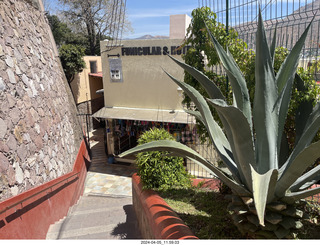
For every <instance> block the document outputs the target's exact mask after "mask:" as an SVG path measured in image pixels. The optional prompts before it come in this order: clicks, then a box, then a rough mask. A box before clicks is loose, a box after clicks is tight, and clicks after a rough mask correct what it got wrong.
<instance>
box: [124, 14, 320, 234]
mask: <svg viewBox="0 0 320 245" xmlns="http://www.w3.org/2000/svg"><path fill="white" fill-rule="evenodd" d="M310 25H311V23H310V24H309V26H308V27H307V28H306V30H305V31H304V33H303V34H302V36H301V37H300V39H299V40H298V42H297V43H296V44H295V46H294V48H293V49H292V51H291V52H290V54H289V55H288V57H287V58H286V60H285V61H284V62H283V64H282V66H281V68H280V70H279V72H278V73H277V75H275V72H274V69H273V58H274V52H275V42H276V41H275V40H276V33H275V34H274V37H273V40H272V43H271V45H270V47H269V46H268V43H267V40H266V36H265V30H264V26H263V20H262V16H261V12H260V11H259V21H258V29H257V36H256V68H255V77H256V86H255V95H254V102H253V108H252V109H251V104H250V99H249V93H248V89H247V86H246V81H245V79H244V77H243V75H242V73H241V71H240V70H239V68H238V66H237V64H236V62H235V60H234V59H233V57H232V55H231V54H230V52H229V51H228V49H227V50H226V51H225V50H224V49H223V48H222V47H221V45H220V44H219V43H218V42H217V40H216V39H215V37H214V36H212V35H211V33H209V36H210V37H211V40H212V42H213V44H214V46H215V48H216V51H217V53H218V54H219V57H220V59H221V63H222V64H223V66H224V68H225V70H226V73H227V75H228V77H229V81H230V84H231V86H232V91H233V98H234V99H233V101H234V102H233V105H228V104H227V102H226V100H225V98H224V96H223V94H222V93H221V91H220V90H219V89H218V87H217V86H216V85H215V84H214V82H213V81H211V80H210V79H209V78H208V77H206V76H205V75H204V74H203V73H201V72H199V71H197V70H196V69H194V68H192V67H191V66H189V65H187V64H185V63H183V62H180V61H178V60H177V59H175V58H173V57H171V56H170V58H171V59H172V60H173V61H175V62H176V63H177V64H178V65H179V66H181V67H182V68H183V69H185V71H187V72H189V73H190V74H191V75H192V76H193V77H194V78H195V79H196V80H197V81H198V82H199V83H200V84H201V85H202V86H203V87H204V89H205V90H206V91H207V94H208V95H209V98H204V97H203V96H202V95H201V94H200V93H199V92H198V91H197V90H195V89H194V88H193V87H192V86H190V85H188V84H186V83H183V82H180V81H178V80H177V79H175V78H174V77H172V76H171V75H170V74H168V73H167V74H168V76H170V77H171V78H172V80H173V81H174V82H175V83H176V84H177V85H179V86H180V87H181V88H182V89H183V90H184V92H185V93H186V94H187V95H188V96H189V97H190V98H191V99H192V101H193V102H194V104H195V106H196V107H197V109H198V110H196V111H187V112H188V113H189V114H191V115H193V116H195V117H196V118H197V119H198V120H200V121H201V122H202V123H203V124H204V125H205V127H206V129H207V130H208V134H209V135H210V138H211V140H212V142H213V144H214V145H215V148H216V150H217V152H218V153H219V155H220V157H221V159H222V160H223V162H224V163H225V165H226V167H227V171H226V170H225V168H219V167H216V166H215V164H214V163H211V162H209V161H208V160H207V159H205V158H204V157H202V156H201V155H200V154H198V153H197V152H196V151H194V150H192V149H190V148H189V147H187V146H185V145H183V144H180V143H178V142H174V141H166V140H163V141H155V142H151V143H147V144H144V145H140V146H138V147H135V148H133V149H130V150H128V151H127V152H125V153H123V154H121V156H125V155H128V154H133V153H138V152H142V151H150V150H158V151H169V152H172V154H174V155H177V156H183V157H186V158H188V159H190V160H192V161H194V162H196V163H198V164H199V165H201V166H202V167H203V168H205V169H207V170H208V171H209V172H211V173H212V174H214V175H215V176H217V177H218V178H219V179H220V180H221V181H222V182H224V183H225V184H226V185H227V186H229V187H230V188H231V189H232V192H233V194H232V202H230V205H229V210H230V211H231V213H232V214H233V215H232V217H233V220H234V222H235V223H236V225H237V226H238V228H239V229H240V230H241V231H242V232H244V233H246V234H250V236H251V237H271V238H284V237H289V236H290V237H292V236H293V235H294V233H295V231H296V229H298V228H300V227H301V226H302V223H301V222H300V220H301V218H302V217H303V213H302V211H300V210H298V209H297V203H298V202H299V200H301V199H304V198H306V197H309V196H312V195H314V194H317V193H319V192H320V187H317V188H310V187H311V186H312V185H313V184H314V183H316V182H317V181H318V180H319V179H320V166H317V167H314V168H313V169H312V170H309V171H307V169H308V168H309V167H310V166H311V165H312V164H313V163H314V162H315V160H316V159H317V158H319V157H320V142H316V143H311V142H312V140H313V138H314V136H315V134H316V132H317V131H318V129H319V126H320V103H318V104H316V106H315V107H314V108H313V110H312V112H311V113H310V115H309V116H308V118H302V119H301V120H302V121H301V123H297V127H300V128H299V130H298V129H297V131H299V132H301V133H300V134H299V136H298V137H297V140H296V145H295V148H294V150H293V151H292V153H291V154H290V155H289V157H288V158H287V159H286V160H285V161H284V162H282V160H280V159H282V158H283V156H282V155H281V154H282V150H281V145H282V144H281V141H282V138H283V132H284V124H285V120H286V115H287V112H288V107H289V102H290V97H291V90H292V86H293V81H294V78H295V76H296V69H297V66H298V60H299V56H300V52H301V49H302V47H303V45H304V42H305V39H306V36H307V33H308V30H309V28H310ZM209 105H212V106H213V107H214V108H215V109H216V111H217V112H218V115H219V117H220V119H221V122H222V123H223V126H224V130H222V129H221V127H220V126H219V125H218V124H217V122H216V121H215V120H214V118H213V116H212V114H211V112H210V108H209Z"/></svg>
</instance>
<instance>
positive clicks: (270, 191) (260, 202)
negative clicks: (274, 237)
mask: <svg viewBox="0 0 320 245" xmlns="http://www.w3.org/2000/svg"><path fill="white" fill-rule="evenodd" d="M251 175H252V187H253V199H254V205H255V207H256V210H257V216H258V218H259V223H260V225H262V226H264V213H265V209H266V205H267V203H269V202H271V201H272V200H273V198H274V191H275V186H276V183H277V178H278V170H277V169H270V170H269V171H268V172H266V173H265V174H262V175H261V174H259V173H257V172H256V171H255V169H254V168H253V167H251Z"/></svg>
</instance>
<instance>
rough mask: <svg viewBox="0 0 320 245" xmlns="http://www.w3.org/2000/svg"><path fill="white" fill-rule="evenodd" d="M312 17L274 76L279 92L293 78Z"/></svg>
mask: <svg viewBox="0 0 320 245" xmlns="http://www.w3.org/2000/svg"><path fill="white" fill-rule="evenodd" d="M313 19H314V17H313ZM313 19H312V20H311V22H310V23H309V25H308V26H307V28H306V29H305V31H304V32H303V34H302V35H301V37H300V38H299V40H298V41H297V42H296V44H295V45H294V47H293V48H292V50H291V52H290V54H289V55H288V56H287V57H286V59H285V61H284V62H283V63H282V65H281V67H280V69H279V72H278V74H277V77H276V81H277V84H278V92H279V93H280V92H281V91H282V90H283V88H284V87H285V85H286V83H288V81H289V80H291V79H293V78H294V76H295V72H296V70H297V67H298V64H299V56H300V53H301V50H302V48H303V45H304V42H305V40H306V37H307V35H308V31H309V29H310V27H311V24H312V22H313Z"/></svg>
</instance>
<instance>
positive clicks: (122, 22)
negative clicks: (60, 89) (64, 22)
mask: <svg viewBox="0 0 320 245" xmlns="http://www.w3.org/2000/svg"><path fill="white" fill-rule="evenodd" d="M60 1H61V2H62V3H63V4H64V5H65V7H66V8H67V9H66V10H65V11H64V12H63V13H64V15H65V16H66V18H67V19H68V20H69V21H70V22H72V24H73V25H75V26H76V29H77V30H78V31H79V32H82V33H85V35H86V37H87V39H88V49H87V52H86V53H87V54H88V55H95V54H97V51H98V52H99V53H100V50H97V49H98V47H99V45H100V40H102V39H103V38H106V37H108V36H110V38H111V39H112V38H118V33H119V31H121V30H122V29H123V28H127V27H128V26H130V24H129V22H128V21H127V20H126V18H125V9H124V8H125V6H124V4H123V1H119V0H117V1H112V0H60Z"/></svg>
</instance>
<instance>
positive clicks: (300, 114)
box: [295, 74, 313, 145]
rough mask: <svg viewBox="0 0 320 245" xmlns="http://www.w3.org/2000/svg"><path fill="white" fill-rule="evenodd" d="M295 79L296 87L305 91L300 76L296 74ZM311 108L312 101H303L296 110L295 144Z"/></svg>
mask: <svg viewBox="0 0 320 245" xmlns="http://www.w3.org/2000/svg"><path fill="white" fill-rule="evenodd" d="M295 81H296V83H297V89H298V91H305V90H306V89H307V88H306V87H305V85H304V82H303V80H302V78H301V77H300V76H299V75H298V74H296V76H295ZM312 109H313V101H312V100H309V101H303V102H302V103H301V104H300V105H299V107H298V109H297V112H296V119H295V125H296V138H295V145H296V144H297V142H298V141H299V140H300V138H301V135H302V133H303V130H304V128H305V126H306V122H307V121H306V118H308V117H309V116H310V114H311V112H312Z"/></svg>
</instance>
